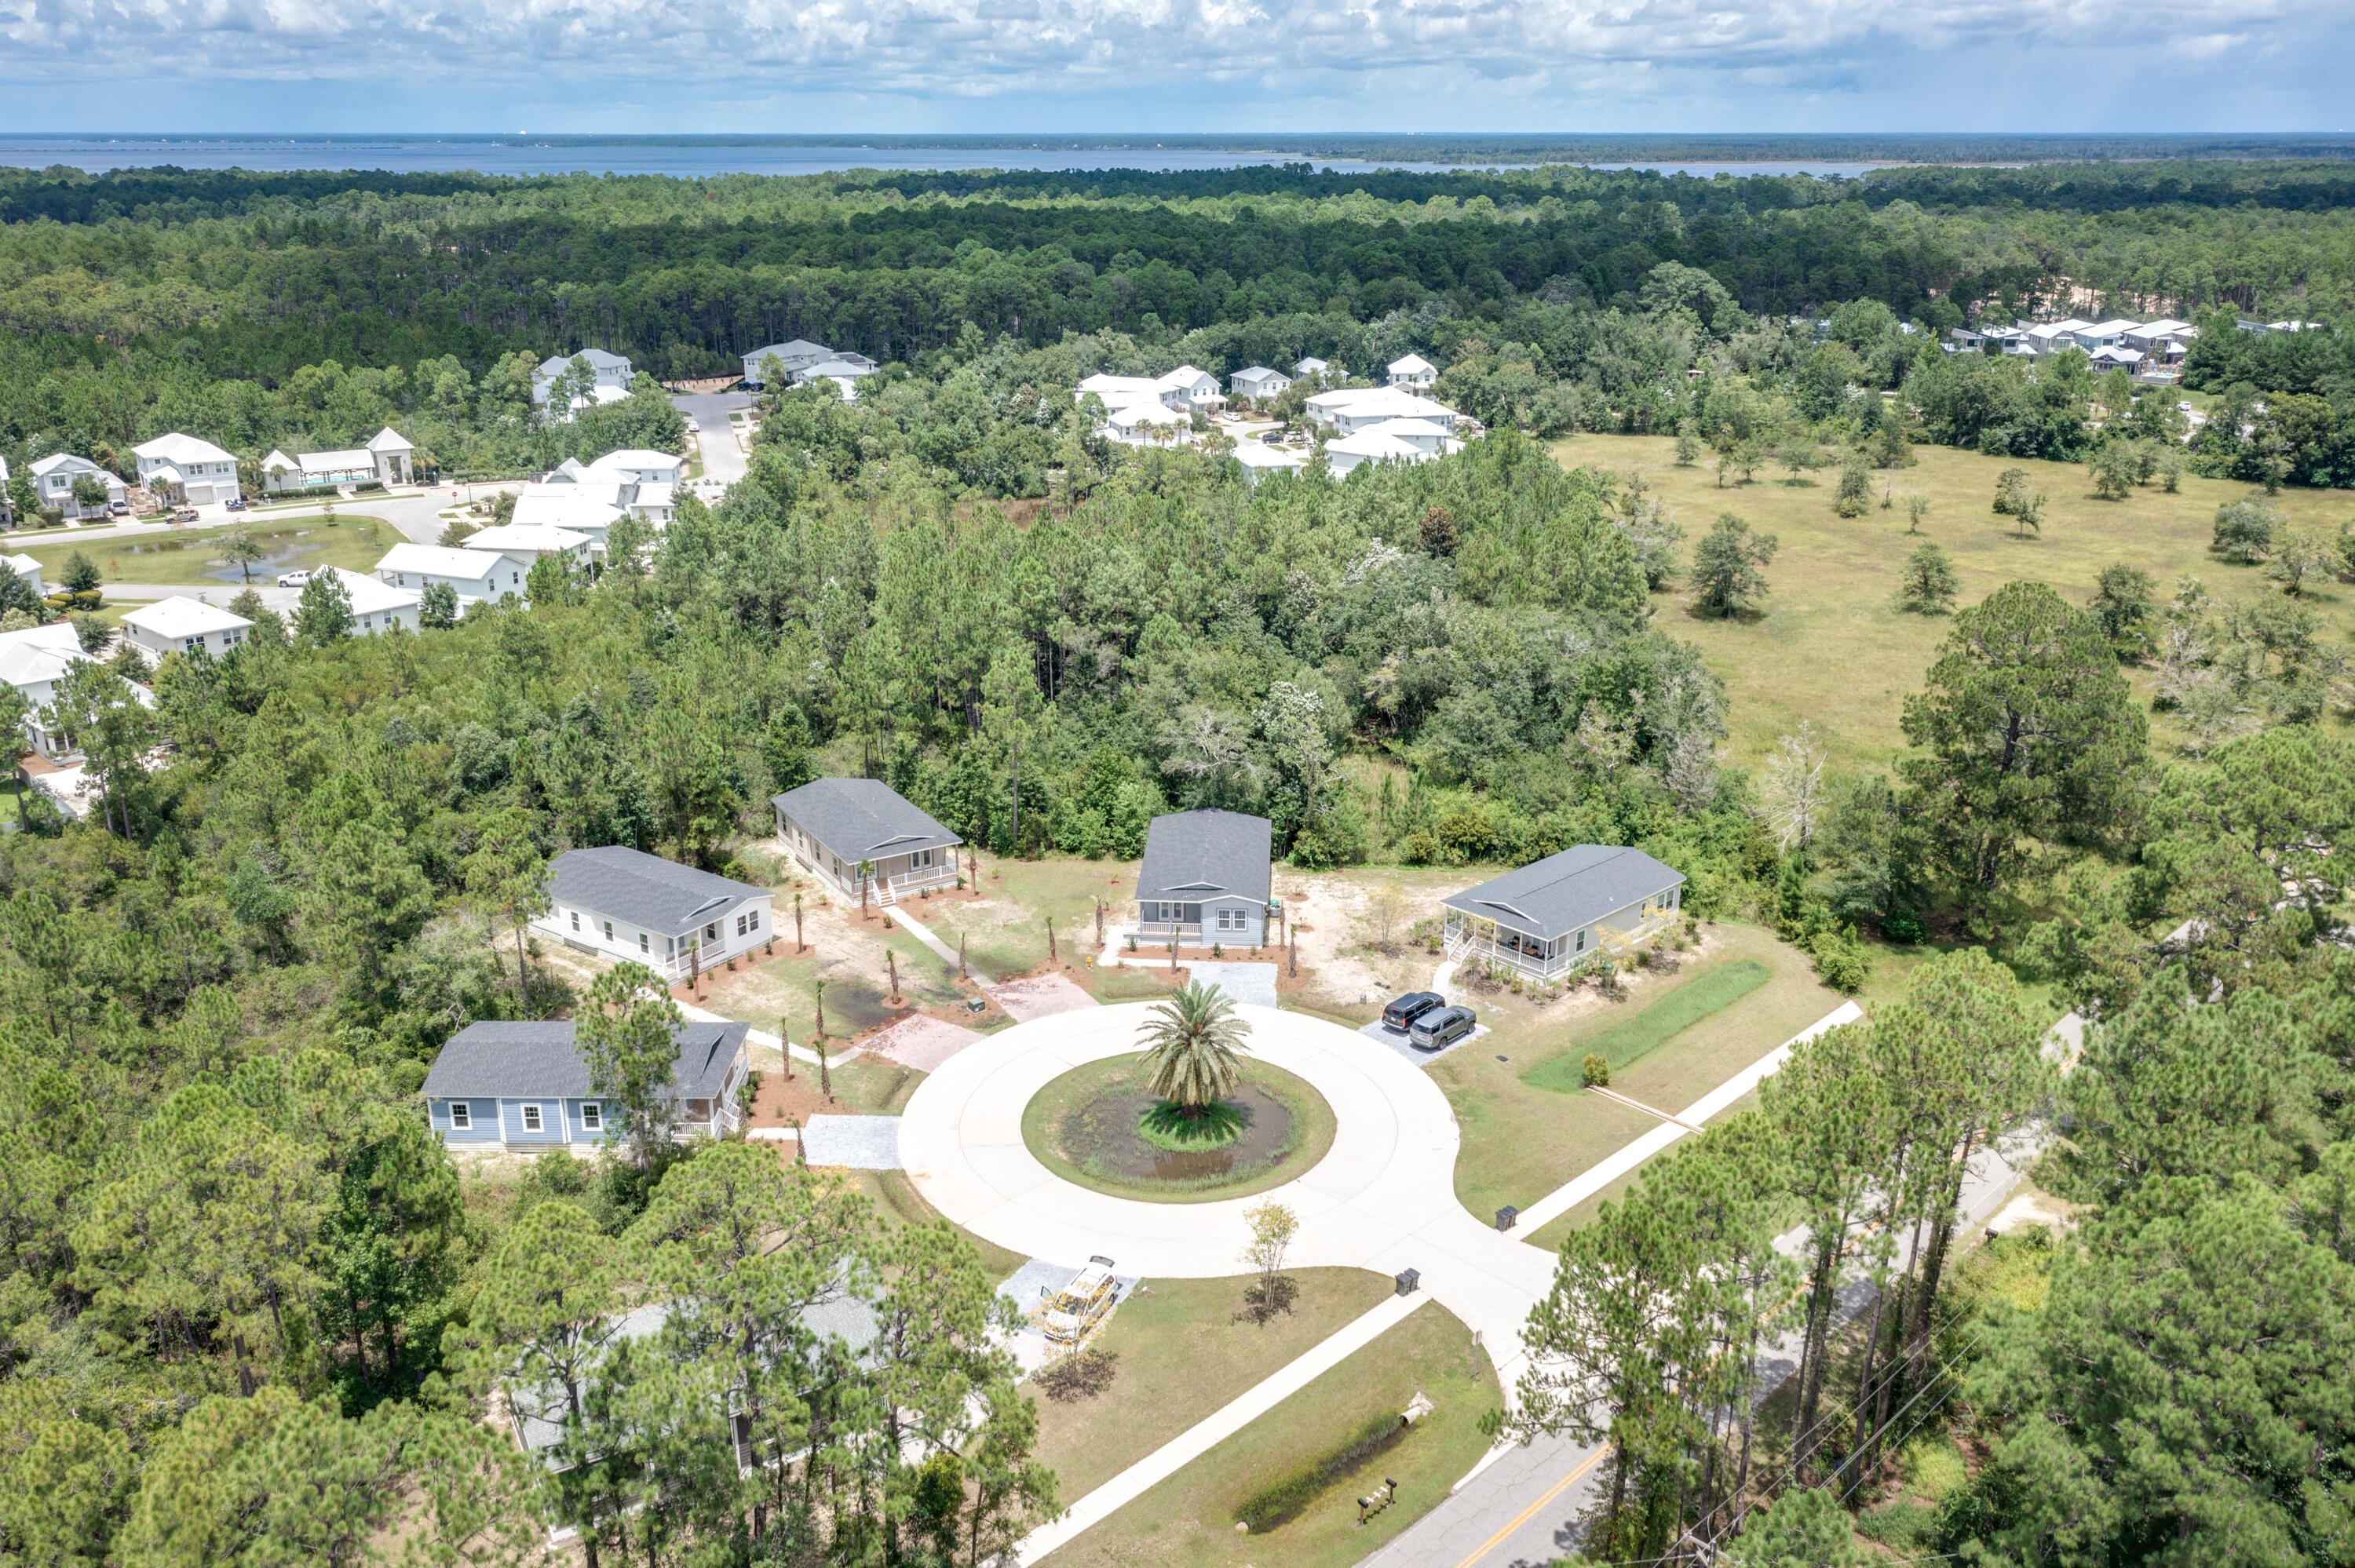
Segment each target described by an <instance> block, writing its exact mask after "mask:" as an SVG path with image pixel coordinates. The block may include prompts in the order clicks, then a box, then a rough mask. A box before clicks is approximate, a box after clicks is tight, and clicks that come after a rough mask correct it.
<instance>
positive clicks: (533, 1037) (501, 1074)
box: [425, 1022, 752, 1100]
mask: <svg viewBox="0 0 2355 1568" xmlns="http://www.w3.org/2000/svg"><path fill="white" fill-rule="evenodd" d="M751 1027H752V1026H751V1024H749V1023H686V1024H681V1025H680V1026H679V1031H678V1036H677V1038H678V1063H677V1066H675V1067H674V1068H673V1069H672V1072H673V1075H674V1076H673V1081H672V1084H671V1091H670V1092H671V1094H672V1096H673V1097H675V1098H677V1099H686V1100H701V1099H709V1098H710V1097H712V1096H714V1095H716V1094H718V1093H719V1091H720V1089H721V1087H722V1086H725V1084H726V1083H727V1081H728V1068H729V1065H730V1064H731V1063H733V1062H734V1061H735V1060H736V1057H737V1054H738V1053H740V1052H741V1051H742V1050H743V1048H744V1036H745V1034H746V1033H749V1032H750V1031H751ZM591 1092H592V1091H591V1088H590V1085H589V1068H588V1066H587V1065H586V1064H584V1063H583V1062H582V1061H581V1056H580V1054H579V1053H578V1052H576V1051H575V1050H573V1048H572V1025H571V1024H570V1023H566V1022H548V1023H521V1022H485V1023H470V1024H468V1025H467V1026H466V1027H465V1028H464V1029H462V1030H460V1031H459V1032H458V1033H455V1034H453V1035H452V1036H451V1037H450V1042H449V1044H445V1045H443V1046H442V1054H440V1055H439V1056H437V1057H435V1058H434V1060H433V1070H432V1072H430V1073H428V1074H426V1075H425V1093H426V1096H427V1097H429V1098H432V1099H497V1098H501V1097H505V1098H508V1099H515V1098H520V1097H527V1096H533V1095H544V1096H546V1097H548V1098H549V1099H579V1098H581V1097H583V1096H585V1095H588V1094H590V1093H591Z"/></svg>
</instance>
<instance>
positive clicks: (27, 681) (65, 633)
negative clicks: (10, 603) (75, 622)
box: [0, 620, 84, 758]
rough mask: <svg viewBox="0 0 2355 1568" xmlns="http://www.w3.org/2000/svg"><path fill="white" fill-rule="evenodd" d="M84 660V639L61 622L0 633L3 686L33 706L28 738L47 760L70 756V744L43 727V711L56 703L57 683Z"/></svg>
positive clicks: (29, 718) (65, 739)
mask: <svg viewBox="0 0 2355 1568" xmlns="http://www.w3.org/2000/svg"><path fill="white" fill-rule="evenodd" d="M83 656H84V655H83V653H82V651H81V639H80V637H79V636H77V635H76V634H75V632H74V629H73V628H72V627H71V626H70V625H69V624H67V623H66V622H65V621H62V620H59V621H53V622H51V623H50V624H49V625H48V626H29V627H27V628H26V629H25V630H22V631H0V682H5V683H7V684H9V685H11V686H14V687H16V689H17V690H18V691H20V692H22V693H24V694H25V700H26V701H27V702H28V703H30V704H32V712H31V713H29V714H27V715H26V717H25V732H24V733H25V737H26V738H27V740H29V741H31V742H32V746H33V749H34V750H36V751H37V752H39V753H40V754H41V755H42V756H44V757H50V758H55V757H63V756H68V755H69V754H70V752H71V749H72V747H71V743H70V742H69V740H68V739H67V738H66V737H65V736H62V735H57V734H54V733H51V732H50V731H48V729H46V728H44V727H43V726H42V723H41V710H42V709H44V708H46V707H48V705H49V704H50V703H51V702H52V701H54V700H55V699H56V697H57V683H58V682H59V681H60V680H62V679H63V678H64V677H65V673H66V671H67V670H68V669H69V667H70V666H71V665H72V664H73V663H74V662H75V661H77V660H79V659H80V658H82V657H83Z"/></svg>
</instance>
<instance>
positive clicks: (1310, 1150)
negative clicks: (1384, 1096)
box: [1022, 1055, 1335, 1203]
mask: <svg viewBox="0 0 2355 1568" xmlns="http://www.w3.org/2000/svg"><path fill="white" fill-rule="evenodd" d="M1144 1066H1145V1058H1144V1057H1143V1056H1142V1055H1135V1056H1112V1057H1107V1058H1105V1059H1104V1060H1103V1061H1101V1062H1091V1063H1089V1064H1088V1065H1086V1066H1084V1067H1074V1068H1073V1069H1071V1071H1070V1072H1068V1073H1065V1074H1064V1075H1061V1076H1060V1077H1059V1078H1057V1079H1055V1080H1054V1081H1053V1082H1052V1083H1050V1084H1049V1085H1048V1086H1046V1087H1045V1088H1043V1089H1041V1090H1039V1093H1038V1094H1037V1095H1036V1096H1034V1097H1032V1098H1031V1101H1030V1103H1029V1104H1028V1105H1027V1106H1025V1107H1022V1142H1023V1145H1024V1147H1026V1148H1028V1150H1030V1152H1031V1153H1032V1154H1034V1155H1036V1156H1037V1157H1038V1158H1039V1163H1041V1164H1043V1165H1045V1166H1046V1167H1047V1169H1048V1170H1050V1171H1053V1172H1054V1173H1055V1174H1056V1175H1058V1176H1060V1177H1062V1178H1063V1179H1064V1180H1065V1181H1074V1182H1077V1183H1078V1184H1079V1185H1081V1186H1082V1187H1085V1188H1088V1189H1090V1190H1091V1191H1092V1192H1108V1193H1110V1194H1111V1195H1112V1196H1114V1197H1115V1198H1144V1199H1147V1200H1150V1201H1152V1202H1161V1203H1209V1202H1220V1201H1223V1200H1225V1199H1228V1198H1247V1197H1250V1196H1251V1195H1252V1194H1253V1193H1254V1192H1266V1191H1267V1190H1268V1189H1269V1188H1271V1187H1278V1186H1282V1185H1283V1184H1284V1182H1286V1181H1291V1180H1292V1179H1293V1178H1294V1177H1295V1176H1298V1175H1300V1174H1302V1173H1303V1172H1305V1171H1308V1170H1310V1169H1311V1168H1313V1167H1314V1166H1315V1165H1316V1162H1317V1161H1318V1160H1322V1159H1324V1158H1325V1156H1326V1155H1327V1154H1328V1153H1330V1152H1331V1151H1332V1148H1333V1134H1334V1130H1335V1127H1334V1121H1333V1107H1331V1106H1328V1105H1327V1104H1326V1103H1325V1097H1324V1096H1322V1095H1320V1094H1318V1093H1317V1092H1316V1090H1315V1089H1314V1088H1312V1087H1310V1086H1309V1085H1308V1083H1307V1082H1306V1081H1305V1079H1302V1078H1298V1077H1295V1076H1294V1075H1292V1074H1290V1073H1287V1072H1285V1071H1284V1069H1283V1068H1281V1067H1277V1066H1273V1065H1270V1064H1268V1063H1265V1062H1251V1063H1248V1064H1246V1065H1245V1067H1244V1070H1243V1077H1244V1079H1245V1081H1246V1082H1249V1083H1252V1084H1254V1085H1256V1086H1259V1087H1260V1088H1261V1089H1262V1090H1263V1091H1264V1092H1265V1093H1267V1094H1268V1095H1270V1096H1271V1097H1273V1098H1275V1099H1276V1100H1278V1101H1280V1102H1281V1103H1282V1104H1283V1106H1284V1108H1285V1109H1286V1110H1288V1111H1290V1112H1291V1113H1292V1128H1291V1130H1290V1132H1289V1133H1288V1135H1287V1136H1286V1138H1285V1139H1284V1148H1283V1150H1282V1151H1281V1152H1280V1153H1279V1154H1278V1155H1277V1157H1276V1158H1275V1160H1273V1162H1272V1163H1270V1164H1268V1165H1265V1166H1263V1167H1262V1168H1261V1169H1260V1170H1259V1171H1256V1172H1255V1173H1252V1174H1248V1175H1244V1176H1240V1177H1235V1178H1218V1179H1209V1180H1198V1181H1185V1182H1177V1181H1168V1182H1163V1181H1122V1180H1120V1179H1119V1178H1118V1177H1116V1176H1109V1175H1104V1174H1102V1173H1099V1172H1097V1171H1091V1170H1089V1169H1087V1168H1086V1167H1085V1166H1084V1165H1082V1164H1081V1163H1080V1162H1079V1160H1076V1159H1074V1158H1073V1151H1071V1150H1067V1149H1066V1148H1065V1147H1064V1145H1063V1141H1062V1139H1060V1137H1059V1136H1058V1132H1059V1129H1060V1127H1061V1124H1062V1122H1063V1119H1064V1118H1066V1117H1067V1116H1069V1115H1070V1114H1071V1112H1072V1111H1073V1110H1075V1109H1077V1108H1079V1107H1082V1106H1083V1105H1085V1104H1087V1103H1088V1102H1089V1101H1091V1100H1093V1099H1095V1098H1096V1097H1099V1096H1101V1095H1103V1094H1106V1093H1119V1092H1122V1091H1124V1090H1125V1091H1128V1092H1136V1091H1140V1090H1142V1088H1143V1087H1144V1081H1145V1072H1144Z"/></svg>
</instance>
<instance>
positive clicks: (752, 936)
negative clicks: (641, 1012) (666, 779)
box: [531, 844, 775, 980]
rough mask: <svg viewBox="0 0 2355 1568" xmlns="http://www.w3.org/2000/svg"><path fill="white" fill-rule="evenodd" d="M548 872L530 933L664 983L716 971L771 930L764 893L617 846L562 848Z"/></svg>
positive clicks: (767, 896)
mask: <svg viewBox="0 0 2355 1568" xmlns="http://www.w3.org/2000/svg"><path fill="white" fill-rule="evenodd" d="M548 891H549V909H548V913H547V914H545V915H542V916H539V918H538V919H536V920H534V921H533V922H532V923H531V927H532V929H533V930H535V931H539V932H542V933H544V934H546V935H548V936H550V937H553V938H556V939H557V940H558V941H559V942H562V943H563V944H564V945H565V946H566V947H569V948H579V949H580V950H581V952H584V953H593V954H595V955H597V956H598V957H600V958H607V959H636V960H637V961H638V962H639V963H642V964H644V965H645V966H646V967H647V968H648V969H653V970H654V971H655V973H656V974H658V975H660V976H662V977H663V978H664V979H665V980H683V979H685V978H686V977H687V975H688V974H689V973H690V972H692V971H693V970H694V969H697V968H698V967H700V968H702V969H717V968H719V966H720V965H721V964H723V963H725V962H727V961H728V960H729V959H732V958H734V957H736V956H737V955H738V954H740V953H746V952H750V951H751V950H752V949H753V948H757V947H759V946H761V944H762V943H763V942H766V941H768V940H769V939H770V938H771V936H772V934H773V930H774V927H773V926H772V924H771V921H770V913H771V902H772V900H773V898H774V896H775V895H773V894H772V893H771V892H770V891H769V890H768V889H767V888H765V887H755V886H753V885H751V883H749V882H738V881H735V880H734V879H732V878H730V877H725V876H715V875H713V874H711V873H710V872H708V871H698V870H696V869H695V867H693V866H691V865H681V864H679V863H677V862H676V861H668V860H665V859H663V858H662V856H660V855H655V854H647V853H645V851H643V850H634V849H630V848H628V847H626V846H624V845H622V844H608V845H606V846H604V847H603V848H602V849H577V850H567V851H566V852H565V853H562V854H560V855H558V856H557V857H556V859H555V860H554V862H552V863H550V864H549V890H548Z"/></svg>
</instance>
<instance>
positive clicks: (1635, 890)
mask: <svg viewBox="0 0 2355 1568" xmlns="http://www.w3.org/2000/svg"><path fill="white" fill-rule="evenodd" d="M1684 884H1685V879H1684V874H1683V873H1681V872H1678V871H1675V870H1672V869H1670V868H1669V867H1668V866H1666V865H1663V864H1662V863H1659V862H1658V861H1657V860H1654V859H1653V858H1652V857H1651V856H1650V855H1647V854H1646V853H1644V852H1643V851H1642V850H1636V849H1628V848H1625V846H1623V845H1619V844H1580V845H1578V846H1577V847H1576V848H1575V849H1566V850H1564V851H1562V852H1561V853H1560V854H1552V855H1548V856H1547V857H1546V858H1545V859H1543V860H1541V861H1539V862H1537V863H1535V864H1532V865H1525V866H1523V867H1521V869H1520V870H1518V871H1508V872H1507V873H1506V874H1504V875H1502V876H1500V877H1497V879H1495V880H1494V881H1492V882H1484V883H1482V884H1481V885H1479V886H1477V887H1467V888H1465V890H1464V891H1463V892H1461V893H1454V894H1450V895H1448V896H1446V897H1445V898H1443V899H1441V900H1440V904H1441V906H1442V907H1443V908H1444V910H1445V913H1446V925H1445V928H1444V938H1445V943H1446V949H1447V957H1448V958H1449V959H1451V960H1452V961H1454V962H1455V963H1459V964H1461V963H1470V964H1477V965H1484V966H1488V967H1491V968H1499V969H1509V970H1512V971H1514V972H1516V973H1518V974H1519V975H1520V976H1522V977H1523V978H1524V979H1526V980H1533V981H1536V982H1537V983H1538V984H1540V985H1543V986H1553V985H1558V984H1560V983H1561V982H1562V981H1563V980H1566V979H1567V978H1569V976H1570V975H1571V974H1572V972H1574V971H1576V970H1578V969H1582V968H1584V967H1585V966H1586V965H1587V964H1590V963H1592V962H1593V961H1594V959H1595V956H1596V955H1597V954H1598V953H1602V952H1604V951H1606V950H1608V949H1609V948H1612V947H1614V945H1617V944H1621V943H1625V942H1630V941H1640V940H1642V939H1643V938H1646V937H1649V936H1652V935H1654V934H1655V933H1657V932H1659V931H1661V930H1664V929H1666V928H1667V927H1669V926H1671V925H1673V924H1675V922H1676V920H1677V916H1678V909H1679V907H1680V906H1681V905H1682V903H1683V889H1684Z"/></svg>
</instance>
